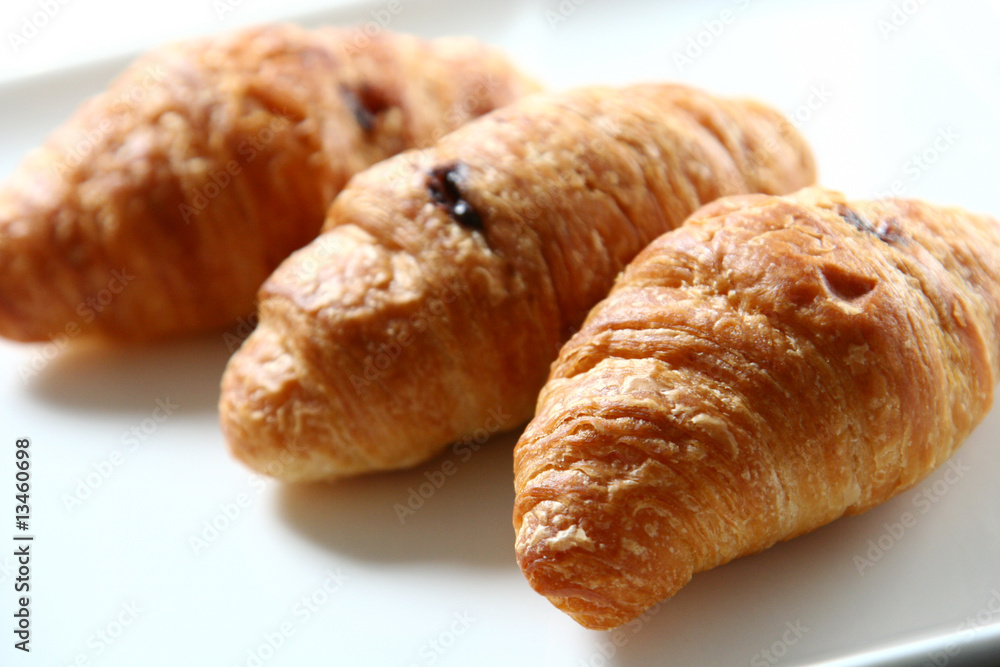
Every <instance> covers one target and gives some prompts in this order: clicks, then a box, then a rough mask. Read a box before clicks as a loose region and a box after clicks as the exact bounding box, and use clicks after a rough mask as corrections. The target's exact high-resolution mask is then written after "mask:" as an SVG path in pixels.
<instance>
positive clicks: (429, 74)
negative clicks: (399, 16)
mask: <svg viewBox="0 0 1000 667" xmlns="http://www.w3.org/2000/svg"><path fill="white" fill-rule="evenodd" d="M536 88H537V86H536V85H535V84H534V83H532V82H530V81H529V80H527V79H526V78H525V77H523V76H522V75H521V74H519V73H518V72H516V71H515V70H514V69H513V68H512V67H511V66H510V65H509V64H508V63H507V62H506V61H505V60H504V59H503V58H502V57H501V56H500V55H499V54H498V53H496V52H495V51H493V50H491V49H488V48H487V47H485V46H483V45H482V44H479V43H478V42H475V41H474V40H470V39H462V38H449V39H443V40H437V41H433V42H428V41H424V40H420V39H417V38H415V37H410V36H405V35H397V34H392V33H388V32H384V33H381V34H380V35H378V36H376V37H373V38H371V39H367V40H364V41H358V40H357V36H356V35H354V34H352V33H351V32H350V31H346V30H343V31H342V30H337V29H333V28H321V29H319V30H305V29H303V28H298V27H295V26H292V25H269V26H261V27H257V28H251V29H246V30H241V31H238V32H234V33H231V34H227V35H223V36H219V37H212V38H207V39H202V40H196V41H191V42H185V43H182V44H178V45H174V46H169V47H166V48H162V49H158V50H156V51H153V52H150V53H149V54H148V55H146V56H144V57H142V58H140V59H139V60H138V61H137V62H136V63H134V64H133V65H132V66H131V67H130V68H129V69H128V70H127V71H126V72H125V73H123V74H122V75H121V76H120V77H119V78H118V79H117V80H116V81H115V82H114V83H113V84H112V85H111V86H110V88H109V89H108V90H107V91H106V92H104V93H102V94H100V95H98V96H97V97H95V98H93V99H91V100H90V101H88V102H87V103H85V104H84V105H83V106H82V107H81V108H80V109H79V110H78V111H77V112H76V113H75V114H74V115H73V117H72V118H70V119H69V121H68V122H67V123H66V124H65V125H63V126H62V127H61V128H59V129H58V130H57V131H56V132H55V133H54V134H53V135H52V136H51V137H50V138H49V139H48V140H47V142H46V143H45V145H44V146H43V147H42V148H40V149H39V150H37V151H35V152H34V153H33V154H31V155H30V156H29V157H28V158H27V159H26V160H25V162H24V163H23V164H22V165H21V166H20V168H19V170H18V171H17V172H16V173H15V175H14V176H13V177H12V179H11V181H10V182H9V183H8V184H6V187H5V188H4V189H3V191H2V192H0V335H3V336H6V337H8V338H14V339H17V340H26V341H30V340H45V339H47V337H48V336H50V335H52V334H55V333H59V332H62V331H63V329H64V328H65V327H67V326H70V325H74V326H76V327H77V329H76V333H77V334H98V335H102V336H106V337H110V338H118V339H142V338H152V337H157V336H165V335H170V334H176V333H183V332H188V331H193V330H199V329H207V328H213V327H220V326H224V325H227V324H229V323H231V322H233V321H235V320H236V318H238V317H239V316H243V315H247V314H249V313H251V312H252V310H253V305H254V297H255V293H256V290H257V289H258V288H259V286H260V284H261V283H262V282H263V281H264V279H265V278H266V277H267V276H268V274H270V273H271V271H273V270H274V268H275V267H276V266H277V265H278V263H279V262H280V261H281V260H283V259H284V258H285V257H286V256H287V255H288V254H289V253H291V251H292V250H294V249H296V248H298V247H300V246H302V245H304V244H305V243H307V242H308V241H309V240H311V239H312V238H314V237H315V235H316V234H317V233H318V231H319V229H320V226H321V225H322V222H323V218H324V214H325V212H326V209H327V207H328V205H329V203H330V202H331V201H332V199H333V197H334V195H336V193H337V192H339V191H340V190H341V189H342V188H343V186H344V185H345V184H346V182H347V180H348V179H349V178H350V176H351V175H353V174H354V173H355V172H357V171H360V170H361V169H363V168H365V167H367V166H369V165H371V164H373V163H375V162H377V161H379V160H382V159H384V158H386V157H388V156H390V155H393V154H395V153H398V152H399V151H401V150H403V149H407V148H413V147H420V146H426V145H429V144H431V143H433V142H434V141H435V140H436V139H438V138H439V137H441V136H442V135H444V134H445V133H446V132H448V131H450V130H452V129H454V128H456V127H458V126H459V125H461V124H462V123H464V122H465V121H467V120H468V119H469V118H472V117H475V116H478V115H480V114H482V113H485V112H486V111H489V110H491V109H493V108H495V107H497V106H502V105H504V104H506V103H508V102H510V101H512V100H514V99H516V98H517V97H520V96H521V95H523V94H525V93H527V92H532V91H534V90H535V89H536ZM115 271H117V272H119V273H120V274H122V275H123V278H120V279H119V282H117V283H115V282H113V279H114V274H113V273H112V272H115ZM122 280H124V282H125V283H126V284H125V286H124V288H122V285H121V281H122ZM109 285H110V288H111V289H110V291H109ZM102 291H103V292H105V293H107V294H113V299H111V300H110V303H109V302H108V299H107V298H106V294H102ZM95 298H97V299H98V301H96V302H88V299H90V300H93V299H95Z"/></svg>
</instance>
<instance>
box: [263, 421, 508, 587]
mask: <svg viewBox="0 0 1000 667" xmlns="http://www.w3.org/2000/svg"><path fill="white" fill-rule="evenodd" d="M517 436H518V433H508V434H503V435H500V436H497V437H495V438H493V439H491V440H490V441H488V442H486V443H484V444H483V445H482V447H481V448H480V449H479V450H478V451H476V452H474V453H472V452H468V451H467V450H461V449H460V450H459V451H458V452H455V451H453V450H452V449H448V450H447V451H446V453H445V454H443V455H442V456H440V457H438V458H436V459H434V460H432V461H430V462H428V463H426V464H424V465H422V466H419V467H417V468H415V469H412V470H405V471H399V472H392V473H381V474H374V475H368V476H364V477H361V478H357V479H347V480H341V481H339V482H335V483H333V484H328V485H320V484H316V485H306V486H288V487H285V488H283V489H282V490H281V491H280V496H279V498H280V499H279V507H280V512H281V514H282V515H283V517H284V518H285V519H286V521H287V522H288V524H289V525H290V526H291V527H292V529H293V530H295V531H297V532H299V533H300V534H302V535H303V536H305V537H306V538H307V539H309V540H311V541H313V542H315V543H316V544H319V545H321V546H323V547H324V548H326V549H330V550H331V551H335V552H338V553H341V554H345V555H347V556H349V557H352V558H356V559H359V560H366V561H383V562H396V563H399V562H407V561H444V562H456V563H464V564H468V565H472V566H476V567H482V568H510V567H516V565H515V562H514V530H513V528H512V526H511V514H512V511H513V506H514V475H513V471H512V467H513V464H512V458H513V450H514V443H515V442H517ZM452 466H453V467H452ZM449 470H450V471H451V474H447V471H449Z"/></svg>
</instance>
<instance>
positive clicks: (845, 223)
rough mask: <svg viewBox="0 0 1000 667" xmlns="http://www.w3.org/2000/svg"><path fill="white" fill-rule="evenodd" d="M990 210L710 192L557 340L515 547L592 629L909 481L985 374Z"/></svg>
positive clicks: (961, 419) (992, 337)
mask: <svg viewBox="0 0 1000 667" xmlns="http://www.w3.org/2000/svg"><path fill="white" fill-rule="evenodd" d="M998 332H1000V225H998V223H997V222H996V221H995V220H992V219H989V218H987V217H983V216H978V215H972V214H969V213H965V212H963V211H961V210H958V209H954V208H942V207H936V206H932V205H929V204H924V203H921V202H917V201H906V200H889V201H884V202H847V201H845V200H844V198H843V197H842V196H841V195H840V194H837V193H834V192H829V191H826V190H822V189H818V188H808V189H805V190H803V191H801V192H798V193H796V194H794V195H792V196H788V197H768V196H763V195H756V196H741V197H731V198H727V199H723V200H719V201H717V202H715V203H713V204H710V205H708V206H706V207H705V208H703V209H701V210H700V211H699V212H697V213H695V214H694V215H693V216H692V217H691V218H690V219H689V220H688V222H687V223H686V224H685V225H684V226H683V227H681V228H680V229H678V230H676V231H673V232H670V233H667V234H664V235H663V236H661V237H660V238H659V239H657V240H656V241H654V242H653V243H652V244H651V245H650V246H649V247H648V248H647V249H646V250H645V251H643V252H642V253H641V254H640V255H639V256H638V257H637V258H636V259H635V261H634V262H633V263H632V264H631V265H630V266H629V267H628V268H627V269H626V271H625V272H624V273H623V274H622V275H621V277H620V278H619V279H618V280H617V282H616V283H615V286H614V289H613V290H612V291H611V293H610V295H609V296H608V297H607V299H605V300H604V301H603V302H601V303H600V304H599V305H597V306H596V307H595V308H594V309H593V310H592V311H591V313H590V315H589V316H588V318H587V320H586V322H585V323H584V325H583V327H582V329H581V330H580V331H579V332H578V333H577V334H576V335H575V336H573V338H572V339H571V340H570V341H569V342H568V343H567V344H566V345H565V347H563V349H562V351H561V352H560V354H559V358H558V360H557V361H556V362H555V363H554V364H553V366H552V371H551V374H550V376H549V380H548V383H547V384H546V385H545V388H544V389H543V390H542V392H541V394H540V396H539V399H538V410H537V413H536V415H535V417H534V419H533V420H532V421H531V423H530V424H529V425H528V427H527V429H526V430H525V431H524V433H523V434H522V437H521V438H520V440H519V442H518V444H517V447H516V450H515V460H514V470H515V476H516V481H515V488H516V492H517V495H516V501H515V508H514V528H515V530H516V532H517V540H516V552H517V559H518V563H519V564H520V566H521V569H522V571H523V572H524V574H525V576H526V577H527V579H528V581H529V582H530V584H531V586H532V587H533V588H534V589H535V590H536V591H538V592H539V593H541V594H542V595H545V596H546V597H547V598H548V599H549V601H550V602H552V604H554V605H555V606H556V607H558V608H559V609H561V610H563V611H564V612H566V613H567V614H569V615H570V616H572V617H573V618H574V619H575V620H576V621H578V622H579V623H580V624H581V625H584V626H586V627H588V628H594V629H608V628H612V627H614V626H617V625H620V624H622V623H625V622H627V621H629V620H630V619H633V618H635V617H636V616H638V615H639V614H641V613H642V612H643V610H644V609H646V608H647V607H649V606H651V605H653V604H654V603H656V602H658V601H660V600H662V599H664V598H667V597H669V596H671V595H673V594H674V593H676V592H677V590H678V589H679V588H681V587H682V586H683V585H684V584H685V583H687V582H688V581H689V580H690V579H691V576H692V574H694V573H695V572H700V571H703V570H707V569H710V568H713V567H715V566H717V565H721V564H722V563H725V562H727V561H730V560H732V559H734V558H738V557H740V556H744V555H747V554H751V553H755V552H758V551H761V550H763V549H766V548H768V547H770V546H772V545H773V544H775V543H776V542H778V541H781V540H788V539H791V538H793V537H795V536H797V535H801V534H803V533H806V532H808V531H811V530H813V529H815V528H818V527H819V526H822V525H824V524H826V523H828V522H830V521H833V520H834V519H836V518H838V517H840V516H841V515H844V514H858V513H861V512H864V511H866V510H868V509H870V508H872V507H874V506H876V505H878V504H880V503H883V502H885V501H886V500H888V499H889V498H891V497H892V496H894V495H896V494H898V493H899V492H901V491H903V490H905V489H907V488H909V487H911V486H913V485H914V484H916V483H917V482H918V481H919V480H920V479H922V478H923V477H925V476H926V475H928V474H929V473H930V472H931V471H932V470H934V468H935V467H936V466H938V465H940V464H941V463H942V462H943V461H945V460H946V459H947V458H948V457H949V456H951V454H952V453H953V452H954V451H955V449H956V448H957V447H958V446H959V445H960V444H961V442H962V440H963V439H964V438H965V437H966V436H967V435H968V434H969V432H970V430H971V429H972V428H973V427H974V426H975V425H976V424H977V423H978V422H979V420H980V419H981V418H982V417H983V416H984V415H985V414H986V412H987V411H988V409H989V407H990V404H991V402H992V396H993V386H994V384H995V382H996V380H997V374H998V372H1000V365H998V364H1000V361H998V354H1000V333H998Z"/></svg>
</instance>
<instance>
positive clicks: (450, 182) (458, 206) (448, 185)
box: [427, 162, 483, 231]
mask: <svg viewBox="0 0 1000 667" xmlns="http://www.w3.org/2000/svg"><path fill="white" fill-rule="evenodd" d="M468 174H469V167H468V165H466V164H465V163H464V162H453V163H450V164H444V165H440V166H437V167H434V168H433V169H431V171H430V173H429V174H427V191H428V193H429V195H430V199H431V201H432V202H434V203H435V204H437V205H438V206H440V207H441V208H443V209H445V210H446V211H448V215H450V216H451V217H452V218H453V219H454V220H455V222H457V223H459V224H461V225H462V226H464V227H468V228H469V229H475V230H479V231H482V229H483V219H482V217H481V216H480V215H479V212H478V211H477V210H476V209H475V207H474V206H473V205H472V204H470V203H469V202H468V201H467V200H466V199H465V197H464V196H463V195H462V185H463V184H464V183H465V181H466V179H467V178H468Z"/></svg>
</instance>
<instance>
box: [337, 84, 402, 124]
mask: <svg viewBox="0 0 1000 667" xmlns="http://www.w3.org/2000/svg"><path fill="white" fill-rule="evenodd" d="M340 96H341V98H343V100H344V104H346V105H347V108H348V109H349V110H350V111H351V113H352V114H354V120H356V121H357V122H358V125H360V126H361V129H362V130H364V131H365V132H371V131H372V130H374V129H375V122H376V120H377V119H378V115H379V114H380V113H382V112H383V111H385V110H386V109H389V108H390V107H392V106H393V105H392V103H391V102H389V100H388V99H387V98H386V97H385V95H384V94H382V93H381V92H380V91H379V90H377V89H376V88H373V87H371V86H369V85H367V84H363V85H362V86H361V87H360V88H359V89H358V90H357V91H355V90H352V89H351V88H348V87H347V86H341V87H340Z"/></svg>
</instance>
